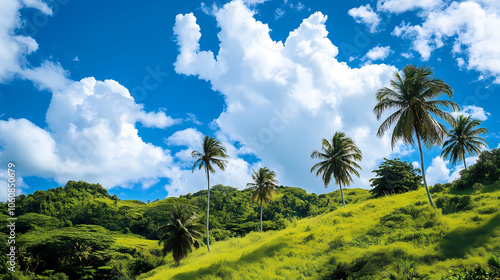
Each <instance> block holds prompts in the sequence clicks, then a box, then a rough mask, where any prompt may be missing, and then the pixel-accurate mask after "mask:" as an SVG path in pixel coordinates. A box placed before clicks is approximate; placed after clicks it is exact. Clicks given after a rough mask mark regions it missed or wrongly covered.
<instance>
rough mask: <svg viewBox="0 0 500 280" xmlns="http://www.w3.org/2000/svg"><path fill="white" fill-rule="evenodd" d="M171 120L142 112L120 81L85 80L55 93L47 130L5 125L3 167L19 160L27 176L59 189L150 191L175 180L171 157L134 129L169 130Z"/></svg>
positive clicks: (14, 122)
mask: <svg viewBox="0 0 500 280" xmlns="http://www.w3.org/2000/svg"><path fill="white" fill-rule="evenodd" d="M169 120H171V119H170V118H169V117H166V116H165V114H164V113H163V112H160V113H148V112H145V111H143V109H142V106H141V105H139V104H136V103H135V101H134V100H133V98H132V97H131V95H130V93H129V91H128V90H127V89H126V88H125V87H123V86H122V85H120V84H119V83H117V82H116V81H113V80H105V81H96V80H95V79H94V78H85V79H82V80H81V81H78V82H72V83H71V84H70V85H69V86H68V87H67V88H65V89H63V90H61V91H54V92H53V95H52V100H51V103H50V106H49V109H48V111H47V123H48V128H47V130H45V129H42V128H40V127H38V126H36V125H35V124H33V123H31V122H30V121H28V120H26V119H9V120H7V121H0V146H1V147H2V148H3V150H2V151H0V155H1V159H2V160H1V164H2V165H5V164H6V161H9V160H14V161H15V162H16V164H17V166H18V169H19V170H20V173H22V174H23V176H41V177H45V178H54V179H55V181H56V182H58V183H59V184H64V183H66V182H67V181H68V180H85V181H88V182H92V183H101V184H102V185H103V186H104V187H106V188H110V187H114V186H125V187H126V186H129V185H130V184H132V183H142V184H143V185H144V186H146V187H147V186H148V185H151V182H153V181H154V180H155V179H156V178H157V177H165V176H166V175H167V174H170V172H171V171H170V170H169V167H170V166H171V164H172V162H173V160H172V157H171V156H170V154H169V151H167V150H163V149H162V148H160V147H156V146H153V145H152V144H148V143H145V142H144V141H143V140H142V139H141V138H140V137H139V135H138V132H137V129H136V128H135V123H137V122H142V123H143V124H144V125H147V126H157V127H165V126H167V125H169V124H171V121H169ZM49 131H50V132H49Z"/></svg>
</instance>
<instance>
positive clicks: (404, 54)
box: [401, 52, 413, 59]
mask: <svg viewBox="0 0 500 280" xmlns="http://www.w3.org/2000/svg"><path fill="white" fill-rule="evenodd" d="M401 56H402V57H404V58H406V59H411V58H413V54H412V53H411V52H404V53H401Z"/></svg>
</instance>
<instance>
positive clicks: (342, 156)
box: [311, 131, 363, 208]
mask: <svg viewBox="0 0 500 280" xmlns="http://www.w3.org/2000/svg"><path fill="white" fill-rule="evenodd" d="M311 158H313V159H314V158H317V159H320V160H321V161H320V162H318V163H316V164H315V165H314V166H313V167H312V168H311V173H312V172H313V171H314V170H315V169H316V168H317V169H318V171H317V172H316V176H318V175H320V174H323V176H322V179H323V182H324V183H325V188H327V187H328V184H329V183H330V181H331V179H332V175H333V178H334V179H335V184H336V185H338V186H339V187H340V193H341V194H342V203H343V204H344V208H345V199H344V191H343V190H342V186H349V185H350V184H351V183H352V182H354V181H353V179H352V177H351V173H352V174H354V175H356V176H358V177H359V172H358V170H356V169H360V170H361V166H359V164H358V163H357V162H356V161H361V159H362V158H363V156H362V154H361V151H360V150H359V148H358V147H356V144H355V143H354V141H353V140H352V139H351V138H349V137H347V136H345V134H344V133H343V132H341V131H337V132H335V134H334V135H333V137H332V141H331V142H329V141H328V140H327V139H324V138H323V140H322V147H321V152H320V151H317V150H314V151H313V152H312V153H311Z"/></svg>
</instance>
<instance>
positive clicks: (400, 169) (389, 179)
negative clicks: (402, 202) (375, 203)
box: [370, 158, 422, 197]
mask: <svg viewBox="0 0 500 280" xmlns="http://www.w3.org/2000/svg"><path fill="white" fill-rule="evenodd" d="M373 172H374V173H375V174H377V177H376V178H373V179H370V182H371V186H372V188H373V189H371V193H372V194H373V195H374V196H375V197H380V196H384V195H387V194H398V193H405V192H408V191H412V190H416V189H418V186H419V184H420V181H421V180H422V176H420V175H418V173H420V169H418V168H415V167H413V165H411V164H408V163H407V162H406V161H400V160H399V159H397V158H396V159H394V160H390V159H384V162H383V163H382V164H381V165H380V167H379V168H378V169H377V170H374V171H373Z"/></svg>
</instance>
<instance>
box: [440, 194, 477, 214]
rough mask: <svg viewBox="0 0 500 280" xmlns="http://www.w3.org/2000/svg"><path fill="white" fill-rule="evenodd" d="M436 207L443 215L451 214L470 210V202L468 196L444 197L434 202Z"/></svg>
mask: <svg viewBox="0 0 500 280" xmlns="http://www.w3.org/2000/svg"><path fill="white" fill-rule="evenodd" d="M436 206H437V208H440V209H442V210H443V214H451V213H456V212H461V211H467V210H470V209H472V201H471V197H470V195H446V196H442V197H440V198H438V199H437V200H436Z"/></svg>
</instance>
